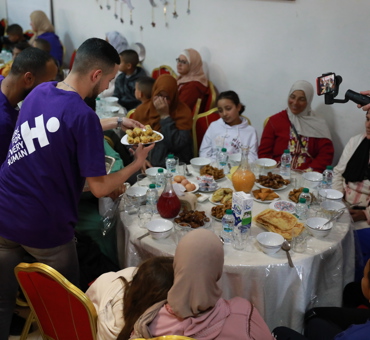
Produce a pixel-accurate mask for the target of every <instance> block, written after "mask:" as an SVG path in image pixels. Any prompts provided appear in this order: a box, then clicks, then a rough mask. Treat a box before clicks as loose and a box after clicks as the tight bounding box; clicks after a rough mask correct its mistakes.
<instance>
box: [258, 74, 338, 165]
mask: <svg viewBox="0 0 370 340" xmlns="http://www.w3.org/2000/svg"><path fill="white" fill-rule="evenodd" d="M313 94H314V89H313V87H312V85H311V84H310V83H309V82H307V81H305V80H298V81H296V82H295V83H294V84H293V86H292V88H291V89H290V91H289V95H288V107H287V108H286V109H285V110H283V111H281V112H279V113H277V114H275V115H273V116H271V117H270V118H269V120H268V122H267V124H266V126H265V128H264V130H263V133H262V138H261V144H260V146H259V148H258V157H259V158H272V159H274V160H275V161H277V162H278V163H279V162H280V158H281V155H282V154H283V153H284V150H286V149H289V150H290V154H291V156H292V163H291V167H292V169H300V170H308V171H311V170H314V171H318V172H323V171H324V170H325V169H326V166H328V165H331V163H332V161H333V155H334V147H333V143H332V141H331V136H330V131H329V128H328V126H327V124H326V121H325V120H324V119H322V118H319V117H317V116H316V115H315V113H314V111H312V109H311V103H312V99H313Z"/></svg>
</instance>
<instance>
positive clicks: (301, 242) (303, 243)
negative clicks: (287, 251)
mask: <svg viewBox="0 0 370 340" xmlns="http://www.w3.org/2000/svg"><path fill="white" fill-rule="evenodd" d="M308 237H309V234H308V231H307V230H306V228H304V229H303V230H302V232H301V233H299V230H296V229H293V230H292V242H291V246H292V250H293V251H294V252H296V253H304V252H305V251H306V250H307V239H308Z"/></svg>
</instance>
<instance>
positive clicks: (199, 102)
mask: <svg viewBox="0 0 370 340" xmlns="http://www.w3.org/2000/svg"><path fill="white" fill-rule="evenodd" d="M201 104H202V99H200V98H198V99H197V102H196V103H195V106H194V107H193V110H192V112H191V113H192V114H193V119H194V117H196V116H198V114H199V110H200V105H201Z"/></svg>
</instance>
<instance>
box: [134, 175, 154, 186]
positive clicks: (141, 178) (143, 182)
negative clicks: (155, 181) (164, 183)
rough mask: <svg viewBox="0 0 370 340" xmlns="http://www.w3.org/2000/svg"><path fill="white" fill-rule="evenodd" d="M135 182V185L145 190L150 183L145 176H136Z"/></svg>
mask: <svg viewBox="0 0 370 340" xmlns="http://www.w3.org/2000/svg"><path fill="white" fill-rule="evenodd" d="M136 182H137V185H139V186H141V187H146V188H148V187H149V184H150V183H151V181H150V180H149V178H148V175H147V174H138V175H137V176H136Z"/></svg>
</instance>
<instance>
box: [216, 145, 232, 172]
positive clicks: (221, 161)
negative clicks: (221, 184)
mask: <svg viewBox="0 0 370 340" xmlns="http://www.w3.org/2000/svg"><path fill="white" fill-rule="evenodd" d="M228 160H229V155H228V154H227V150H226V148H222V149H221V151H220V152H219V153H218V154H217V162H218V168H219V169H223V170H224V174H228V173H229V169H228V166H227V161H228Z"/></svg>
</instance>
